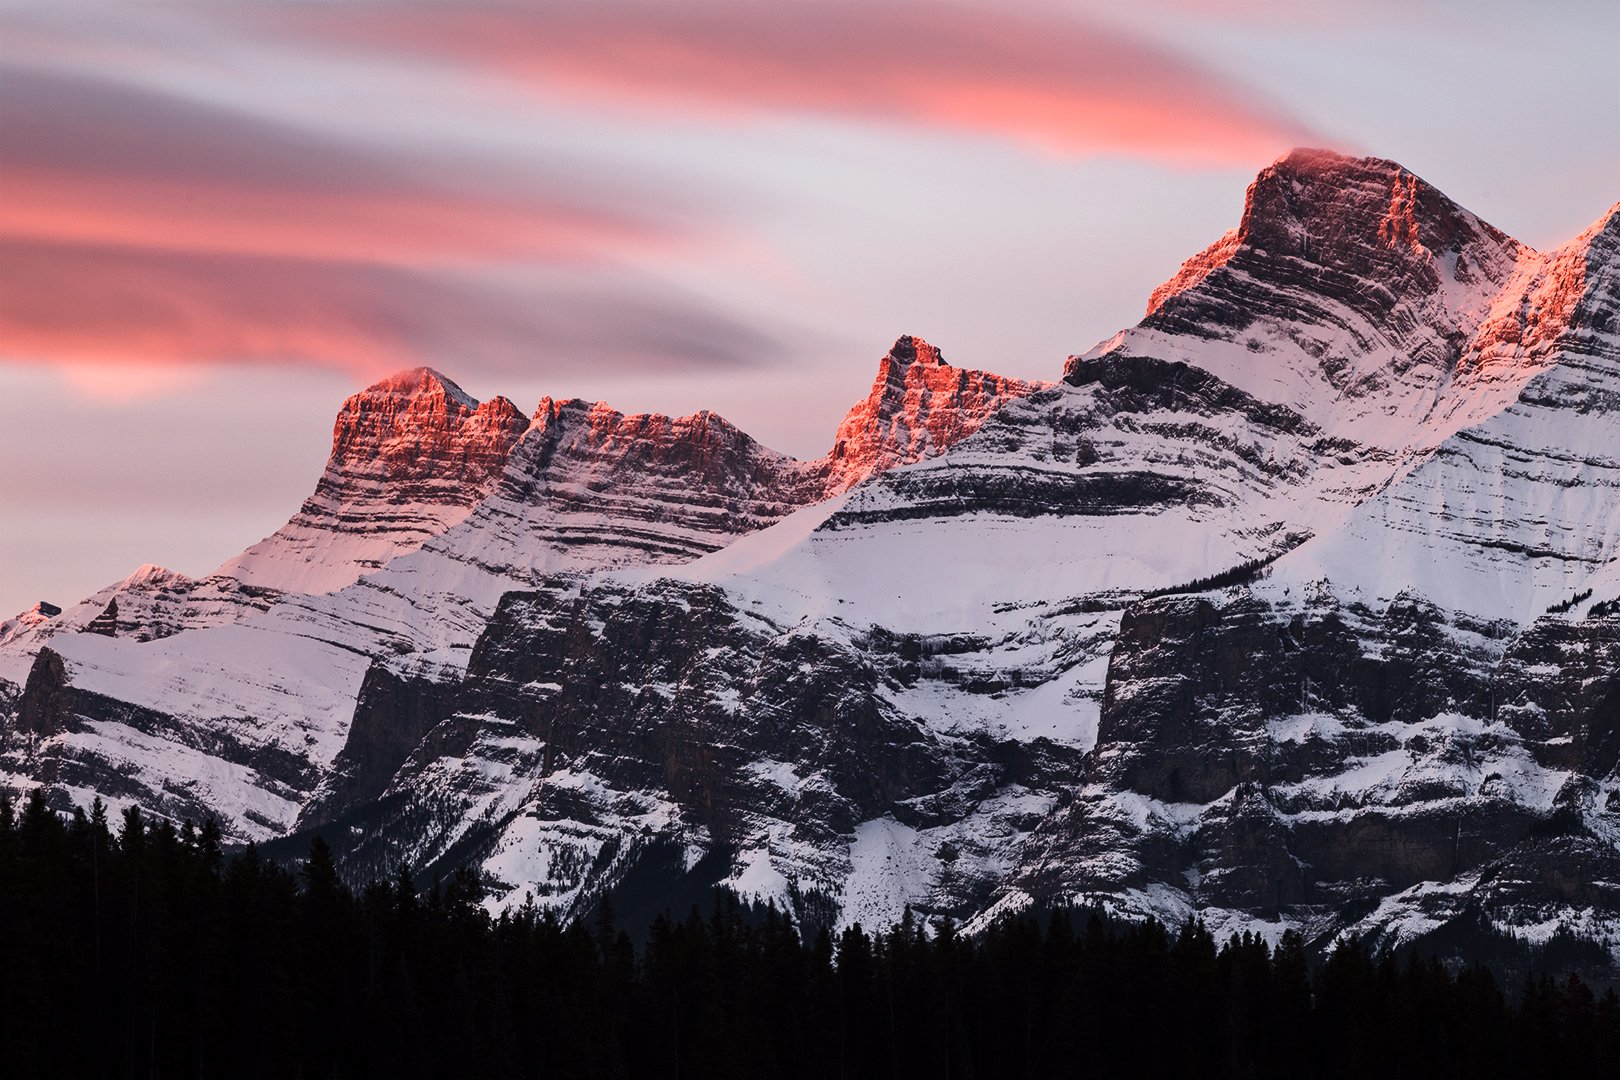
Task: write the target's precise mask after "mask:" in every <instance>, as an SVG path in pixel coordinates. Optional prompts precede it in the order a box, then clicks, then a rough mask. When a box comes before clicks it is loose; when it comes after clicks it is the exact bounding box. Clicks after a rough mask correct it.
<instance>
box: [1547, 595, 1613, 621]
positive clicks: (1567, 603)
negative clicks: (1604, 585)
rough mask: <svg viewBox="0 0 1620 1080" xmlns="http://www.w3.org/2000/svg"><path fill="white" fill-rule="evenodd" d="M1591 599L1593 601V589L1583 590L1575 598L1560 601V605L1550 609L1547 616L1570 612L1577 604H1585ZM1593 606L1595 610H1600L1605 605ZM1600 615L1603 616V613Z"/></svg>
mask: <svg viewBox="0 0 1620 1080" xmlns="http://www.w3.org/2000/svg"><path fill="white" fill-rule="evenodd" d="M1590 599H1592V590H1591V589H1585V590H1583V591H1581V592H1578V593H1576V594H1575V595H1574V596H1570V597H1567V598H1565V599H1563V600H1560V601H1558V603H1556V604H1554V605H1552V606H1551V607H1549V608H1548V609H1547V614H1549V615H1562V614H1563V613H1564V612H1566V611H1568V610H1569V609H1570V608H1572V607H1574V606H1575V605H1576V604H1580V603H1585V602H1586V601H1587V600H1590ZM1592 606H1593V607H1594V608H1599V607H1602V606H1603V605H1602V604H1594V605H1592ZM1599 614H1602V613H1601V612H1599Z"/></svg>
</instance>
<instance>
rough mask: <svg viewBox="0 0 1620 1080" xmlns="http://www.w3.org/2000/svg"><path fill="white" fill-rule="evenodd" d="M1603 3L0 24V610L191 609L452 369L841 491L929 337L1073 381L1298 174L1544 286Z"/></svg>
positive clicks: (1606, 141) (1567, 213)
mask: <svg viewBox="0 0 1620 1080" xmlns="http://www.w3.org/2000/svg"><path fill="white" fill-rule="evenodd" d="M1617 43H1620V4H1615V3H1613V2H1612V0H1537V2H1534V3H1530V2H1515V3H1508V2H1503V0H1389V2H1383V0H1363V2H1353V0H1320V2H1309V0H1292V2H1288V0H1136V2H1133V3H1129V4H1126V3H1113V2H1108V3H1103V2H1060V0H1022V2H1017V0H1001V2H999V3H967V2H962V3H937V2H927V3H923V2H899V0H860V2H855V0H814V2H812V0H769V2H761V0H754V2H748V3H705V2H693V0H686V2H680V3H674V2H658V0H622V2H621V0H594V2H588V3H587V2H580V3H574V2H551V0H531V2H529V3H525V4H521V5H502V4H494V3H477V2H471V0H467V2H458V0H438V2H426V3H409V2H390V3H381V2H365V0H357V2H335V0H334V2H321V3H315V2H310V3H300V2H297V0H238V2H231V0H211V2H201V0H194V2H190V3H165V2H163V0H142V2H140V3H136V4H130V3H127V2H80V0H50V2H48V3H32V2H28V3H18V2H13V0H0V617H5V616H6V615H9V614H11V613H13V612H15V611H19V610H22V609H23V608H25V607H27V606H29V605H31V604H32V603H34V602H35V601H36V600H41V599H43V600H49V601H51V602H54V603H58V604H66V603H70V602H73V601H76V600H78V599H81V598H82V597H84V596H86V595H88V594H90V593H91V592H94V591H95V590H96V589H98V588H100V587H102V586H104V585H106V584H109V583H111V582H113V581H116V580H118V579H120V578H122V577H123V576H125V575H126V574H128V573H129V572H130V571H131V570H133V569H134V568H135V567H137V566H139V565H141V564H143V563H157V564H160V565H164V566H169V567H171V568H173V569H177V570H181V571H183V572H186V573H190V574H204V573H207V572H208V571H210V570H211V569H213V568H214V567H215V566H217V565H218V564H220V563H221V562H223V561H225V560H226V559H227V558H228V557H230V556H231V555H233V554H235V553H236V552H237V551H240V550H241V549H242V548H244V547H246V546H248V545H249V544H251V543H253V542H254V541H256V540H258V539H259V538H261V537H263V536H265V535H267V534H268V533H270V532H272V531H274V530H275V528H276V527H278V526H279V525H280V524H281V523H282V522H283V521H284V520H286V518H287V517H288V516H290V515H291V514H292V512H293V511H294V510H296V508H297V506H298V504H299V503H300V502H301V501H302V499H303V498H304V497H305V496H306V495H307V494H308V493H309V492H310V491H311V490H312V489H313V487H314V483H315V481H316V479H317V478H318V477H319V475H320V471H321V468H322V465H323V463H324V461H325V457H326V454H327V452H328V450H329V449H330V444H331V425H332V420H333V417H334V415H335V414H336V411H337V409H338V406H339V405H340V403H341V402H342V400H343V399H344V398H345V397H346V396H347V395H349V394H350V393H353V392H354V391H356V390H358V389H360V388H362V387H364V386H365V385H367V384H368V383H370V382H373V381H375V380H376V379H378V378H381V377H382V376H385V375H387V374H389V373H390V372H393V371H396V370H399V369H402V368H408V367H414V366H417V365H420V364H427V365H430V366H432V367H435V368H437V369H438V370H440V371H442V372H443V373H445V374H446V375H448V376H449V377H450V378H452V379H454V380H455V381H456V382H458V383H459V384H460V385H462V386H463V387H464V388H465V389H466V390H467V391H468V392H470V393H472V394H473V395H474V396H476V397H479V398H487V397H491V396H494V395H496V394H504V395H506V396H507V397H509V398H511V399H512V400H513V401H514V402H516V403H517V404H518V406H519V407H520V408H522V409H524V410H526V411H527V410H532V409H533V407H534V405H535V403H536V402H537V401H538V400H539V398H541V397H542V396H545V395H550V396H553V397H570V396H576V397H583V398H586V399H589V400H604V401H607V402H609V403H611V404H612V405H614V406H615V407H617V408H620V409H624V410H626V411H656V412H666V413H672V414H677V415H680V414H686V413H690V412H694V411H696V410H698V409H700V408H711V409H714V410H716V411H718V412H720V413H722V414H723V415H725V416H727V417H728V418H730V419H731V420H733V421H734V422H736V423H738V424H739V425H741V426H742V427H743V428H744V429H745V430H747V431H749V432H750V433H751V434H753V435H754V436H755V437H756V438H758V439H760V440H761V441H762V442H765V443H766V444H768V445H771V446H775V447H777V448H779V449H781V450H785V451H787V452H789V453H793V454H796V455H799V456H802V457H814V456H817V455H819V454H821V453H823V452H824V451H825V450H826V448H827V446H828V444H829V442H830V440H831V437H832V433H833V430H834V429H835V427H836V426H837V423H838V420H839V419H840V418H841V417H842V415H843V413H844V412H845V411H846V410H847V409H848V407H849V406H850V405H851V404H853V403H854V402H855V401H856V400H857V399H859V398H860V397H862V396H864V394H865V393H866V391H867V389H868V387H869V386H870V383H871V380H872V377H873V374H874V372H875V369H876V365H877V361H878V360H879V358H880V357H881V356H882V355H883V354H884V352H885V351H886V350H887V348H888V346H889V344H890V343H892V342H893V340H894V339H895V338H896V337H898V336H899V335H901V334H906V333H910V334H917V335H919V336H922V337H924V338H927V339H928V340H929V341H931V342H932V343H934V344H935V345H937V346H938V347H939V348H940V349H941V350H942V351H943V352H944V354H945V356H946V358H947V359H948V360H950V361H951V362H952V363H956V364H959V365H962V366H968V367H979V368H985V369H989V370H993V371H999V372H1004V373H1007V374H1011V375H1017V376H1023V377H1028V378H1048V379H1053V378H1056V377H1058V375H1059V374H1060V373H1061V371H1062V367H1063V361H1064V358H1065V357H1066V356H1068V355H1069V354H1071V353H1077V352H1083V351H1084V350H1086V349H1087V348H1089V347H1091V346H1092V345H1093V344H1095V343H1096V342H1098V341H1100V340H1102V339H1104V338H1106V337H1108V336H1110V335H1111V334H1112V333H1113V332H1114V331H1116V330H1118V329H1120V328H1122V327H1125V326H1128V325H1131V324H1133V323H1135V322H1136V321H1137V320H1138V319H1139V318H1140V317H1141V315H1142V312H1143V309H1144V305H1145V303H1146V299H1147V296H1148V294H1149V293H1150V292H1151V291H1152V289H1153V287H1154V286H1155V285H1156V284H1158V283H1159V282H1160V281H1162V280H1163V279H1165V278H1167V277H1169V276H1170V275H1171V274H1172V273H1173V272H1174V271H1175V270H1176V268H1177V267H1178V266H1179V264H1180V263H1181V261H1182V260H1183V259H1185V258H1187V257H1188V256H1190V255H1192V254H1194V253H1196V252H1197V251H1199V250H1200V249H1202V248H1203V247H1204V246H1206V245H1207V244H1209V243H1210V242H1212V241H1213V240H1215V239H1216V238H1217V237H1218V236H1220V234H1221V233H1222V232H1224V231H1225V230H1226V229H1228V228H1230V227H1232V226H1233V225H1235V224H1236V223H1237V219H1238V216H1239V214H1240V212H1241V209H1242V203H1243V192H1244V189H1245V187H1246V186H1247V184H1248V182H1249V181H1250V180H1251V179H1252V178H1253V176H1254V174H1255V173H1256V172H1257V171H1258V170H1259V169H1261V168H1263V167H1264V166H1265V165H1266V164H1267V163H1268V162H1270V161H1271V160H1273V159H1275V158H1276V157H1278V156H1279V155H1281V154H1282V153H1283V152H1285V151H1286V150H1287V149H1289V148H1290V147H1292V146H1296V145H1307V146H1325V147H1329V148H1333V149H1337V150H1341V151H1345V152H1350V153H1358V154H1371V155H1375V156H1379V157H1386V158H1391V159H1394V160H1396V161H1399V162H1400V163H1401V164H1403V165H1405V166H1406V167H1408V168H1410V169H1411V170H1413V171H1414V172H1416V173H1418V174H1419V175H1420V176H1423V177H1424V178H1425V179H1427V180H1428V181H1430V182H1431V183H1433V184H1435V185H1436V186H1438V187H1439V188H1440V189H1441V190H1443V191H1445V192H1446V193H1447V194H1449V195H1451V196H1452V197H1453V198H1454V199H1456V200H1457V201H1458V202H1460V203H1462V204H1463V205H1464V206H1466V207H1468V208H1469V209H1471V210H1473V211H1474V212H1476V213H1478V214H1480V215H1481V216H1483V217H1484V218H1486V219H1487V220H1489V221H1491V222H1492V223H1493V224H1496V225H1497V226H1499V227H1501V228H1503V229H1505V230H1506V231H1508V232H1509V233H1511V234H1513V235H1514V236H1516V237H1518V238H1519V239H1520V240H1522V241H1524V242H1526V243H1528V244H1530V245H1532V246H1535V247H1539V248H1547V247H1553V246H1556V245H1558V244H1560V243H1562V242H1564V241H1566V240H1568V239H1570V238H1572V237H1573V236H1574V235H1575V234H1577V233H1578V232H1579V231H1580V230H1581V229H1582V228H1584V227H1585V226H1586V225H1587V224H1588V223H1590V222H1591V221H1592V220H1594V219H1595V218H1597V216H1598V215H1599V214H1600V213H1601V212H1602V211H1603V210H1604V209H1605V208H1606V207H1607V206H1609V205H1611V204H1612V203H1613V202H1614V201H1615V200H1616V198H1620V122H1617V119H1616V118H1617V117H1620V64H1617V63H1616V50H1617V48H1620V44H1617Z"/></svg>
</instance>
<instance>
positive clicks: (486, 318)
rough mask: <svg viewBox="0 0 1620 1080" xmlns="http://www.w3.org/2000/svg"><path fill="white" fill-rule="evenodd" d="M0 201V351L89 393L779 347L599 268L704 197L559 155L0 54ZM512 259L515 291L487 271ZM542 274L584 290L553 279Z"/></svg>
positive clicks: (714, 358) (665, 240)
mask: <svg viewBox="0 0 1620 1080" xmlns="http://www.w3.org/2000/svg"><path fill="white" fill-rule="evenodd" d="M0 192H3V193H4V196H3V198H0V357H3V358H4V359H6V360H7V361H10V362H21V363H46V364H55V365H59V366H61V367H62V369H63V371H64V373H65V374H66V375H68V376H70V378H71V381H72V385H74V386H75V387H77V388H79V389H80V390H87V391H90V392H96V393H101V394H103V395H104V396H115V397H124V396H129V395H130V394H131V393H137V392H139V391H140V390H141V389H142V388H143V387H149V386H153V385H159V384H160V383H161V380H164V379H174V378H182V377H184V376H183V375H182V374H181V373H180V371H179V370H178V369H183V368H185V367H186V366H188V365H198V364H210V363H280V364H304V365H317V366H328V367H339V368H343V369H345V370H349V371H353V372H355V373H356V374H357V375H358V376H360V377H369V376H373V375H376V374H380V373H385V372H387V371H391V370H395V369H398V368H400V367H405V366H410V365H413V364H418V363H449V364H453V365H454V366H456V367H457V369H458V370H462V371H477V370H480V369H482V370H512V369H522V368H527V369H530V370H547V369H553V370H554V369H557V368H565V367H567V366H569V365H572V364H577V363H580V362H582V361H583V360H585V359H586V358H589V359H590V360H591V362H593V363H596V364H601V365H604V366H607V367H610V368H611V367H620V368H626V367H629V368H645V369H652V370H657V369H660V368H668V367H671V366H674V367H683V366H684V367H691V366H727V365H736V364H746V363H759V362H763V361H766V360H769V359H770V358H772V357H773V356H774V355H775V354H776V353H777V351H778V350H777V343H776V342H775V341H774V340H772V339H770V338H768V337H767V336H766V335H764V334H762V333H759V332H757V331H753V330H751V329H749V328H746V327H744V326H742V325H740V324H738V323H735V322H733V321H731V320H729V319H726V318H724V317H722V316H720V315H718V314H715V313H713V312H711V311H710V310H708V309H707V307H706V306H705V305H704V304H703V303H701V302H699V301H696V300H693V299H692V298H690V297H684V296H681V295H677V294H675V293H673V292H672V291H670V290H667V289H666V290H662V291H660V290H658V289H655V288H653V287H651V286H650V285H649V284H647V283H644V282H643V283H637V282H636V281H634V280H626V279H625V278H624V275H623V274H622V273H620V272H619V271H618V269H617V268H618V266H619V264H620V263H621V262H622V261H623V260H624V258H625V257H626V256H629V255H637V256H640V255H646V254H648V253H655V254H656V253H660V252H663V251H666V250H676V251H678V250H682V249H684V248H685V247H686V246H688V245H690V244H691V243H693V242H694V241H693V238H692V235H691V228H690V223H691V222H692V221H693V220H694V219H701V218H703V217H706V216H710V215H709V213H708V208H707V207H706V206H704V205H703V202H704V200H703V199H701V198H698V197H696V196H691V195H689V194H687V193H685V192H683V191H682V190H681V189H680V188H678V187H676V186H673V185H668V184H661V185H657V186H656V187H654V185H653V184H652V183H651V181H650V180H645V179H644V180H643V181H642V182H641V183H639V184H635V183H629V182H626V181H624V180H622V179H621V178H620V177H619V176H618V175H616V174H613V173H610V172H609V171H607V170H605V169H601V168H593V167H591V166H589V165H585V164H582V163H578V162H573V163H558V164H557V165H556V166H555V167H553V168H551V169H550V170H549V171H546V170H544V169H537V168H535V167H529V168H524V169H516V168H513V167H511V166H510V165H508V164H506V163H503V162H490V161H477V160H468V159H466V157H465V156H460V155H444V154H439V155H428V154H425V153H424V154H421V155H418V156H412V155H410V154H406V153H403V152H400V151H397V150H388V149H384V148H380V147H373V146H368V145H365V144H362V143H359V142H354V141H351V142H340V141H338V140H336V139H334V138H331V137H327V136H321V135H316V134H314V133H311V132H308V131H304V130H302V129H298V128H295V127H291V126H287V125H283V124H278V123H275V122H272V121H269V120H266V119H264V118H262V117H258V116H254V115H249V114H245V113H242V112H239V111H235V110H228V109H222V108H218V107H215V106H210V105H204V104H200V103H198V102H195V101H191V100H187V99H183V98H179V97H175V96H173V95H169V94H163V93H157V92H153V91H150V90H143V89H139V88H137V87H134V86H128V85H122V84H115V83H111V82H106V81H102V80H99V79H91V78H86V77H82V76H73V75H67V74H62V73H50V72H44V71H39V70H35V69H29V68H21V67H15V66H7V67H0ZM513 266H517V267H521V268H522V269H523V271H524V275H525V278H526V280H528V281H530V282H532V283H533V284H532V285H531V286H530V287H528V288H523V289H519V288H516V287H514V286H512V285H510V284H506V283H502V282H499V281H497V279H496V278H494V277H492V276H491V274H490V271H491V270H499V269H501V268H510V267H513ZM581 268H585V269H588V270H590V271H591V273H590V274H589V275H582V274H580V273H579V271H580V270H581ZM560 271H566V272H567V273H568V276H569V279H570V280H573V281H576V282H577V281H579V280H582V279H585V278H587V277H588V279H589V280H593V281H596V282H597V285H596V286H595V287H594V288H587V287H585V286H582V285H578V284H574V285H566V284H565V285H559V284H558V278H559V272H560ZM616 274H617V275H618V276H617V277H616V276H615V275H616ZM120 365H122V366H125V367H127V368H128V369H129V370H128V371H127V372H125V373H120V372H119V370H118V369H119V367H120Z"/></svg>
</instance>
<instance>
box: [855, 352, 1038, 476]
mask: <svg viewBox="0 0 1620 1080" xmlns="http://www.w3.org/2000/svg"><path fill="white" fill-rule="evenodd" d="M1048 385H1050V384H1048V383H1038V382H1025V381H1024V380H1021V379H1011V378H1008V377H1006V376H1004V375H996V374H993V373H991V372H987V371H975V370H972V369H969V368H958V367H952V366H951V365H950V364H949V363H947V362H946V360H945V358H944V356H942V355H941V354H940V351H939V350H938V349H936V348H934V346H932V345H930V344H929V343H928V342H926V341H924V340H923V339H922V338H919V337H915V336H913V335H911V334H905V335H902V336H901V337H900V338H899V339H898V340H897V341H895V343H894V346H893V347H892V348H890V350H889V352H888V354H887V355H886V356H884V357H883V359H882V360H881V361H879V362H878V371H877V378H876V379H874V380H873V382H872V390H871V393H869V394H868V395H867V396H866V400H864V401H862V402H860V403H858V404H857V405H856V406H855V407H854V408H852V409H850V410H849V413H848V414H847V415H846V416H845V417H844V422H843V423H841V424H839V425H838V432H837V434H836V435H835V436H834V438H833V447H832V450H831V451H829V452H828V454H827V458H826V461H827V463H828V468H829V470H830V479H829V486H828V490H829V492H838V491H842V490H844V489H845V488H848V487H852V486H853V485H855V484H858V483H860V482H861V481H862V480H864V479H866V478H867V477H868V476H871V475H873V474H875V473H879V472H882V471H884V470H886V469H890V468H893V467H895V466H896V465H901V464H909V463H910V462H914V461H921V460H922V459H923V458H927V457H932V456H933V455H935V454H938V453H940V452H941V451H943V450H945V449H946V448H947V447H949V446H951V445H953V444H954V443H957V442H959V441H961V440H962V439H965V438H966V437H967V436H969V435H971V434H973V432H975V431H977V430H978V429H979V425H981V424H982V423H984V421H985V420H986V419H987V418H988V417H989V416H991V415H992V414H993V413H995V412H996V411H997V410H998V409H1000V408H1001V407H1002V406H1003V405H1005V404H1007V403H1008V402H1009V401H1012V400H1014V399H1016V398H1021V397H1025V396H1027V395H1029V394H1032V393H1034V392H1035V391H1037V390H1041V389H1044V388H1045V387H1046V386H1048Z"/></svg>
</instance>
